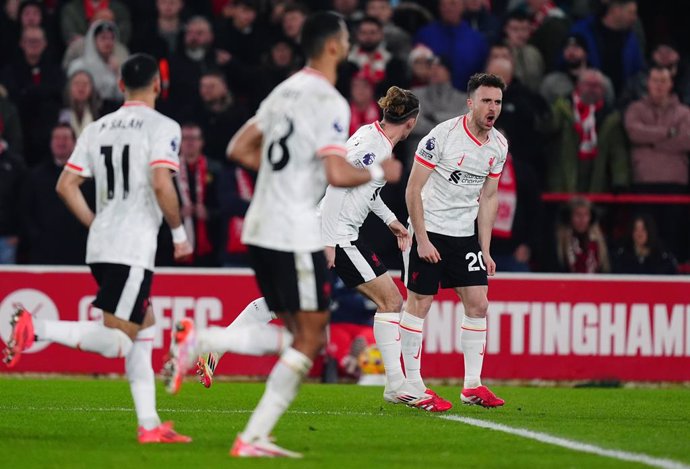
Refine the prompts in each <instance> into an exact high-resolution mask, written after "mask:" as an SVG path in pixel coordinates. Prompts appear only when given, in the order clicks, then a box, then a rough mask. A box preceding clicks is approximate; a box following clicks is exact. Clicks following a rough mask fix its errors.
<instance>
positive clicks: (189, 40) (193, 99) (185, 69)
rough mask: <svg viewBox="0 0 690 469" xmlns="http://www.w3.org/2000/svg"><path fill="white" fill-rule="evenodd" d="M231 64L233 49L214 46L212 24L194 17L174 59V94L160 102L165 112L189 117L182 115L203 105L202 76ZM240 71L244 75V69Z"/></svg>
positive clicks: (172, 89)
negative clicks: (200, 103) (200, 96)
mask: <svg viewBox="0 0 690 469" xmlns="http://www.w3.org/2000/svg"><path fill="white" fill-rule="evenodd" d="M231 63H232V56H231V55H230V53H229V52H227V51H224V50H220V49H216V48H215V47H214V36H213V30H212V29H211V23H209V21H208V20H207V19H206V18H204V17H203V16H193V17H192V18H190V19H189V20H188V21H187V24H186V25H185V34H184V46H183V47H182V48H181V49H180V50H178V51H177V53H176V54H175V55H173V56H172V57H171V58H170V95H169V99H168V100H166V101H164V102H163V103H161V104H160V106H161V108H162V109H161V111H162V112H165V113H166V114H168V115H171V116H173V117H175V118H177V119H178V120H186V119H181V118H180V116H184V115H185V113H188V112H189V111H190V110H191V109H194V108H195V107H197V106H198V105H199V80H200V79H201V75H202V74H204V73H205V72H207V71H209V70H218V69H223V68H229V66H230V65H231ZM235 68H239V67H235ZM235 68H233V71H234V70H235ZM237 74H238V76H242V75H241V72H240V71H238V72H237Z"/></svg>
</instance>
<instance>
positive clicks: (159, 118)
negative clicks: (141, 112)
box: [145, 108, 180, 129]
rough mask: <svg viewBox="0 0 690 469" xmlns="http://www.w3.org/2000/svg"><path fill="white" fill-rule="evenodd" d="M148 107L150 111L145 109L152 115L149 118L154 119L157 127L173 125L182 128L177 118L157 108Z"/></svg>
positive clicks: (175, 127)
mask: <svg viewBox="0 0 690 469" xmlns="http://www.w3.org/2000/svg"><path fill="white" fill-rule="evenodd" d="M147 109H148V111H145V112H148V114H149V115H150V117H149V118H150V119H151V120H152V121H153V123H154V124H155V125H156V126H157V127H171V128H174V129H179V128H180V124H179V123H178V122H177V121H176V120H175V119H172V118H170V117H168V116H166V115H165V114H163V113H161V112H158V111H157V110H155V109H151V108H147Z"/></svg>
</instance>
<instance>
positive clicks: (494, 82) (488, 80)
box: [467, 73, 506, 96]
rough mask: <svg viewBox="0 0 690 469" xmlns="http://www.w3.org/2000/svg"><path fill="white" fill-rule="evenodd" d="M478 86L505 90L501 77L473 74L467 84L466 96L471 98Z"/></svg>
mask: <svg viewBox="0 0 690 469" xmlns="http://www.w3.org/2000/svg"><path fill="white" fill-rule="evenodd" d="M480 86H488V87H489V88H498V89H500V90H501V91H505V90H506V84H505V82H504V81H503V79H502V78H501V77H499V76H498V75H494V74H492V73H475V74H474V75H472V76H471V77H470V80H469V81H468V82H467V95H468V96H472V95H473V94H474V92H475V91H477V88H479V87H480Z"/></svg>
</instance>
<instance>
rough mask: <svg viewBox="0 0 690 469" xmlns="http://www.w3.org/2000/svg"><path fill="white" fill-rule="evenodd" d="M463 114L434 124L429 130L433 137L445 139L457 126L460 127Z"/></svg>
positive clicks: (455, 130) (454, 131)
mask: <svg viewBox="0 0 690 469" xmlns="http://www.w3.org/2000/svg"><path fill="white" fill-rule="evenodd" d="M463 117H464V116H457V117H452V118H450V119H448V120H445V121H443V122H441V123H439V124H437V125H436V127H434V128H433V130H432V131H431V132H432V133H433V134H434V137H436V138H437V139H438V138H441V139H446V138H448V137H449V136H451V135H452V134H454V133H456V132H457V130H458V128H461V127H462V119H463Z"/></svg>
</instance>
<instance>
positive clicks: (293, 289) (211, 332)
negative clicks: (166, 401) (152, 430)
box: [167, 12, 401, 457]
mask: <svg viewBox="0 0 690 469" xmlns="http://www.w3.org/2000/svg"><path fill="white" fill-rule="evenodd" d="M301 45H302V48H303V50H304V53H305V55H306V56H307V57H308V61H307V67H306V68H304V69H303V70H302V71H300V72H298V73H296V74H295V75H293V76H292V77H290V78H288V79H287V80H285V81H284V82H283V83H281V84H280V85H278V86H277V87H276V88H275V89H274V90H273V91H272V92H271V94H269V96H268V97H267V98H266V99H265V100H264V101H263V102H262V103H261V105H260V107H259V110H258V112H257V114H256V116H255V117H253V118H252V119H250V120H249V121H248V122H247V123H246V124H245V125H244V126H243V127H242V128H241V129H240V130H239V131H238V133H237V134H236V135H235V136H234V137H233V138H232V140H231V142H230V145H229V147H228V154H229V156H230V157H231V159H234V160H235V161H237V162H238V163H240V164H243V165H244V166H247V167H259V176H258V179H257V184H256V192H255V194H254V198H253V199H252V202H251V205H250V207H249V210H248V212H247V216H246V218H245V222H244V229H243V234H242V241H243V242H244V243H245V244H247V245H248V247H249V253H250V256H251V261H252V265H253V267H254V271H255V273H256V278H257V282H258V284H259V287H260V289H261V291H262V293H263V295H264V298H265V301H266V303H267V305H268V307H269V308H270V309H271V310H272V311H275V312H276V314H277V315H278V317H279V318H280V319H281V320H282V321H283V323H284V324H285V325H286V326H287V328H288V329H289V330H290V332H291V333H292V334H293V336H294V339H293V342H292V345H291V346H290V347H287V348H285V350H284V351H282V353H281V355H280V360H278V363H277V364H276V365H275V367H274V368H273V370H272V371H271V373H270V375H269V377H268V381H267V383H266V391H265V393H264V395H263V397H262V398H261V401H260V402H259V404H258V406H257V408H256V410H255V411H254V413H253V414H252V416H251V418H250V419H249V422H248V424H247V426H246V427H245V429H244V431H243V432H242V433H240V434H239V435H238V436H237V438H236V439H235V442H234V444H233V447H232V449H231V455H232V456H239V457H281V456H282V457H299V456H301V455H300V454H299V453H295V452H292V451H288V450H285V449H283V448H280V447H279V446H277V445H276V444H275V443H274V442H273V441H272V438H271V436H270V434H271V431H272V430H273V427H274V426H275V424H276V423H277V421H278V419H279V418H280V417H281V415H282V414H283V413H284V412H285V410H286V409H287V407H288V406H289V405H290V403H291V402H292V400H293V399H294V398H295V396H296V394H297V390H298V387H299V384H300V382H301V381H302V378H303V377H304V375H305V374H306V373H307V372H308V371H309V369H310V368H311V366H312V363H313V360H314V358H316V356H317V355H318V354H319V353H320V351H321V350H322V349H323V347H324V344H325V336H326V325H327V323H328V310H327V307H328V301H329V293H330V283H329V281H328V270H327V268H326V258H325V256H324V252H323V249H324V245H323V242H322V241H321V230H320V223H319V218H318V214H317V210H316V205H317V203H318V202H319V199H320V198H321V196H322V194H323V192H324V190H325V186H326V183H327V182H328V183H330V184H333V185H336V186H344V187H349V186H356V185H360V184H363V183H366V182H368V181H370V180H371V179H374V178H384V179H386V180H396V179H398V178H399V176H400V171H401V167H400V164H399V162H393V161H390V162H388V164H384V165H381V166H376V167H372V168H370V169H369V170H367V169H362V168H355V167H354V166H352V165H350V164H349V163H348V162H347V160H346V159H345V157H346V156H347V149H346V147H345V142H346V140H347V129H348V127H349V124H350V122H349V121H350V115H349V106H348V104H347V101H346V100H345V99H344V98H343V97H342V96H341V95H340V94H339V93H338V91H337V90H336V89H335V87H334V86H333V85H334V84H335V81H336V77H337V66H338V64H339V63H340V62H341V61H343V60H344V59H345V58H346V57H347V51H348V48H349V42H348V32H347V27H346V25H345V22H344V21H343V19H342V17H340V16H339V15H337V14H334V13H327V12H326V13H324V12H322V13H316V14H314V15H312V16H310V17H309V18H308V19H307V21H306V22H305V23H304V26H303V28H302V34H301ZM230 332H232V331H230ZM253 333H254V334H255V337H256V340H257V341H261V342H263V343H266V340H265V337H263V334H264V333H266V334H267V335H268V336H270V337H275V331H274V330H272V329H271V327H270V326H269V325H266V326H264V329H263V330H261V329H260V328H259V329H255V330H254V331H253ZM232 337H233V334H232V333H228V330H227V329H222V328H211V329H205V330H204V329H202V330H199V331H196V330H195V328H194V324H193V322H192V321H191V320H190V319H186V320H183V321H180V322H179V323H178V324H177V332H176V333H175V334H174V340H173V343H172V345H171V350H170V355H171V359H170V360H169V361H168V364H167V367H168V374H169V378H168V381H169V382H170V383H172V384H173V386H171V388H172V390H173V391H174V390H175V387H176V386H175V385H174V384H175V383H177V382H179V381H180V377H181V375H182V374H183V373H184V372H185V371H186V370H187V369H188V368H189V367H190V366H191V365H192V364H193V362H194V360H195V358H196V357H197V355H198V354H199V353H204V352H211V351H215V352H219V351H226V350H229V348H230V347H231V346H232V344H231V341H232ZM276 342H277V341H276Z"/></svg>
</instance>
